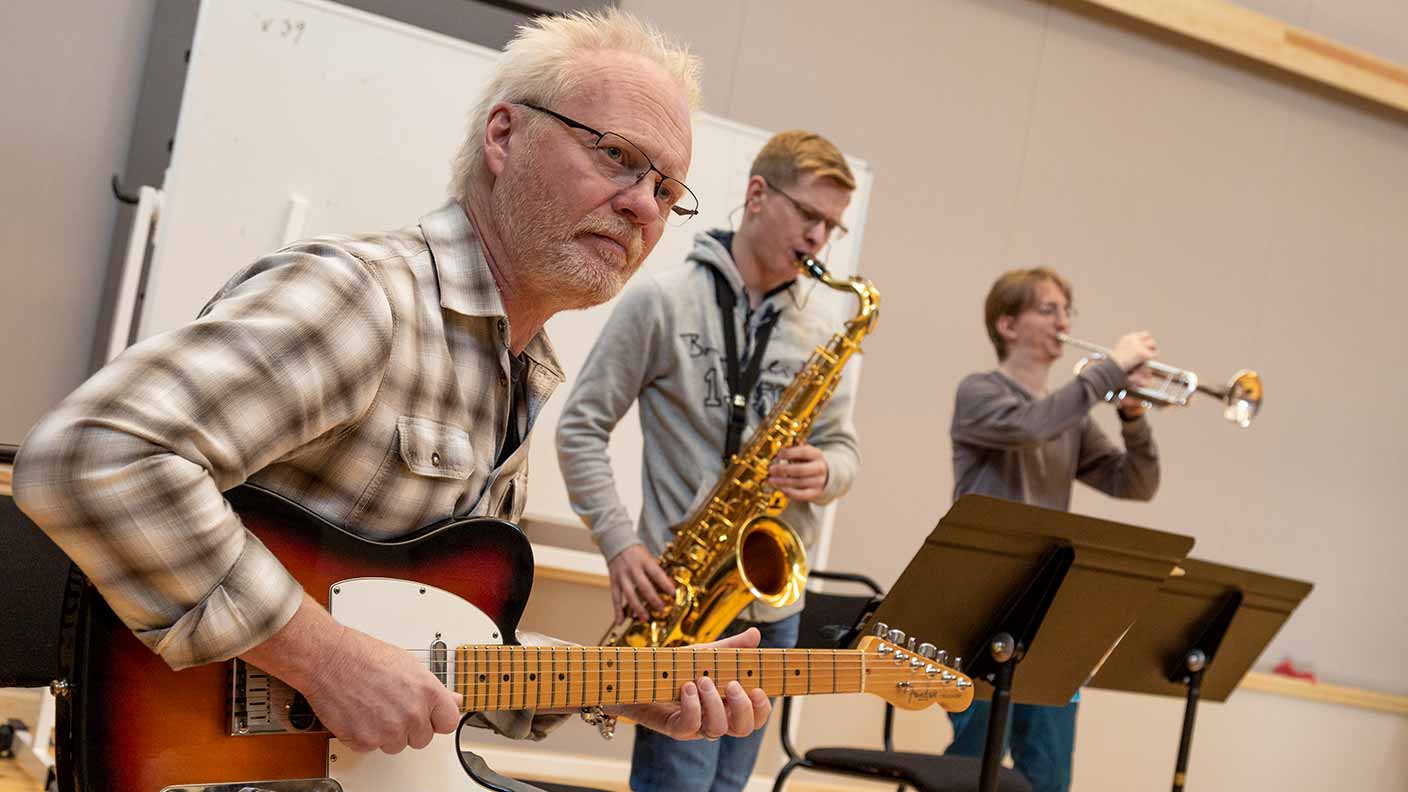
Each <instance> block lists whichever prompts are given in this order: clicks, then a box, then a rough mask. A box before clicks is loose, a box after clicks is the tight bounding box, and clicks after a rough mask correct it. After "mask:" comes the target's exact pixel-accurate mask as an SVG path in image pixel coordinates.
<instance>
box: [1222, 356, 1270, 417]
mask: <svg viewBox="0 0 1408 792" xmlns="http://www.w3.org/2000/svg"><path fill="white" fill-rule="evenodd" d="M1262 393H1263V391H1262V385H1261V376H1260V375H1259V374H1257V373H1256V372H1255V371H1252V370H1251V369H1242V370H1241V371H1239V372H1237V373H1236V374H1233V375H1232V381H1231V382H1228V383H1227V396H1226V397H1224V401H1226V402H1227V407H1226V408H1225V409H1223V411H1222V416H1223V417H1224V418H1226V419H1227V420H1229V421H1231V422H1232V423H1235V424H1237V425H1238V426H1240V427H1242V428H1243V429H1246V428H1247V427H1248V426H1251V425H1252V419H1253V418H1255V417H1256V414H1257V413H1258V412H1260V411H1261V399H1262Z"/></svg>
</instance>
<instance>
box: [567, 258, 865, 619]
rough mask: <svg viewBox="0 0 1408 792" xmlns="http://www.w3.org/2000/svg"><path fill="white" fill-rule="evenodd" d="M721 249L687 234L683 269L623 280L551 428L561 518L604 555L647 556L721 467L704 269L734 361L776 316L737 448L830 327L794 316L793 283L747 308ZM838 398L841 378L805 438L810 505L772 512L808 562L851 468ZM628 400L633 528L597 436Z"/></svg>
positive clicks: (853, 447)
mask: <svg viewBox="0 0 1408 792" xmlns="http://www.w3.org/2000/svg"><path fill="white" fill-rule="evenodd" d="M726 240H727V237H726V236H725V235H723V234H722V233H721V232H709V233H701V234H699V235H698V236H696V237H695V245H694V250H693V251H692V252H691V253H690V256H689V262H688V263H687V264H686V265H685V266H683V267H672V268H669V269H666V270H664V271H660V272H653V273H641V274H640V275H639V276H637V277H636V279H635V280H634V281H633V282H632V283H631V285H630V286H629V287H627V289H626V290H625V292H624V293H623V294H622V295H621V299H620V302H619V303H618V304H617V305H616V307H615V309H614V310H613V311H612V313H611V317H610V318H609V319H608V320H607V322H606V326H605V328H603V330H602V332H601V336H600V337H599V338H598V339H597V341H596V345H595V346H594V347H592V351H591V354H590V355H589V356H588V357H587V362H586V363H585V364H584V365H583V367H582V370H581V372H580V373H579V374H578V375H577V381H576V384H575V385H574V386H573V387H572V392H571V395H569V396H568V397H567V403H566V404H565V405H564V406H563V409H562V419H561V421H560V423H559V424H558V427H557V458H558V464H559V465H560V467H561V468H562V478H563V481H565V482H566V484H567V493H568V496H569V498H570V500H571V502H572V508H573V510H575V511H576V512H577V514H578V515H579V516H580V517H581V518H582V521H583V522H584V523H586V525H587V527H588V528H590V529H591V533H592V539H593V540H594V541H595V542H596V544H597V547H598V548H599V549H600V550H601V554H602V555H603V556H605V557H606V558H607V559H608V560H610V559H611V558H614V557H615V556H616V555H617V554H619V553H620V552H621V551H622V550H625V549H626V548H627V547H629V546H631V545H633V544H638V543H644V544H645V546H646V548H647V549H648V550H649V551H650V552H651V554H653V555H659V554H660V552H661V551H662V550H663V549H664V546H665V543H666V542H668V541H669V540H670V537H671V536H672V535H673V530H672V529H673V528H675V527H676V526H678V525H679V524H680V523H682V522H684V521H685V519H686V518H687V517H688V516H689V513H690V512H691V511H692V509H693V508H694V507H695V506H696V505H697V504H698V503H700V502H702V500H703V498H704V496H705V495H707V493H708V491H709V490H710V489H711V488H712V487H713V486H714V483H715V482H716V481H717V480H718V478H719V475H720V473H721V472H722V470H723V460H722V454H723V446H724V437H725V433H726V428H727V423H728V396H729V393H728V377H727V372H726V368H725V363H724V352H723V349H724V335H723V319H722V316H721V314H720V311H719V306H718V303H717V301H716V298H715V293H714V280H713V275H712V274H711V270H715V269H716V270H718V271H719V272H721V273H723V275H724V276H725V278H726V279H727V281H728V283H729V284H730V286H731V287H732V288H733V291H734V294H735V298H736V305H737V306H738V307H737V308H736V310H735V312H734V313H735V321H736V325H735V334H736V337H737V338H738V346H739V350H738V353H739V355H740V357H742V358H744V359H745V360H746V358H747V357H748V356H749V355H750V354H751V353H752V348H753V337H754V334H755V332H756V330H757V327H758V325H759V323H760V322H761V321H763V320H764V319H765V318H767V317H768V316H770V315H771V314H772V313H774V312H780V314H779V316H778V319H777V323H776V324H775V325H774V327H773V331H772V338H771V340H770V341H769V342H768V346H767V349H766V353H765V356H764V358H763V363H762V365H761V367H760V373H759V377H758V383H757V385H756V386H755V387H754V388H753V390H752V391H751V392H750V393H749V394H748V411H747V416H748V423H747V426H746V427H745V429H744V431H743V436H742V444H743V445H746V444H747V442H748V438H749V437H750V436H751V435H752V434H753V432H754V430H756V429H757V427H758V424H759V423H761V422H762V420H763V419H764V418H765V417H767V414H768V412H769V411H770V410H771V409H772V406H773V404H774V403H775V402H776V399H777V397H778V395H780V394H781V393H782V391H783V390H784V389H785V388H786V387H787V386H788V385H789V384H791V382H792V378H793V377H794V376H795V375H796V374H797V372H798V371H800V370H801V368H802V366H804V365H805V364H806V361H807V359H808V358H810V357H811V353H812V351H813V350H814V349H815V348H816V347H817V346H818V345H820V344H823V343H825V342H826V341H827V339H829V338H830V337H831V336H832V335H833V334H834V333H835V332H836V331H837V330H838V329H840V324H839V322H836V323H835V324H834V326H833V325H829V324H828V322H829V321H831V320H830V317H828V316H826V314H827V312H826V311H820V310H803V309H802V308H801V307H800V305H801V302H802V299H803V291H804V284H803V283H800V282H798V283H795V284H793V285H791V286H788V287H784V288H779V289H777V290H774V291H773V292H772V293H771V294H769V295H768V296H767V297H765V298H764V299H763V300H762V301H761V302H760V303H759V305H758V307H757V308H754V309H752V310H749V309H748V299H747V297H746V295H745V293H744V287H743V280H742V278H741V277H740V276H739V274H738V269H737V267H736V266H735V265H734V263H733V259H732V257H731V256H730V255H729V251H728V247H727V246H726V244H727V243H726ZM740 368H742V363H741V362H740ZM844 376H846V377H849V376H851V374H850V372H849V371H848V372H847V373H846V375H844ZM850 394H851V389H850V388H848V387H846V383H844V382H843V383H841V386H840V387H838V388H837V389H836V393H835V395H834V396H833V397H832V398H831V400H830V401H829V402H828V403H827V404H826V406H825V407H824V408H823V409H822V410H821V412H820V414H819V415H817V416H816V420H815V421H814V422H813V424H812V432H811V437H810V438H809V441H808V442H810V443H811V444H812V445H814V446H816V447H817V448H819V449H821V451H822V453H823V454H824V455H825V457H826V462H827V466H828V468H829V474H828V478H827V482H826V487H825V489H824V491H823V493H822V497H821V499H820V501H819V502H816V503H799V502H797V501H793V502H792V503H790V504H789V505H788V507H787V509H786V510H785V511H784V512H783V513H782V519H783V520H784V521H786V522H787V524H788V525H790V526H792V528H794V529H795V530H796V531H797V533H798V534H799V535H800V536H801V538H802V541H803V543H804V544H806V546H807V549H808V552H809V553H810V552H812V551H813V550H814V546H815V543H816V537H817V533H818V529H819V526H820V522H821V513H822V506H823V505H824V504H826V503H829V502H831V501H833V500H835V499H836V498H838V497H840V496H841V495H844V494H845V493H846V491H847V490H849V489H850V487H851V482H852V481H853V480H854V478H855V475H856V472H857V470H858V469H859V467H860V455H859V451H858V448H857V442H856V433H855V426H854V424H853V423H852V421H851V417H850V412H851V404H850V402H851V396H850ZM636 401H639V402H640V424H641V427H640V428H641V435H642V437H643V439H644V448H643V450H642V462H643V464H642V465H641V471H642V473H641V477H642V481H641V485H642V486H641V492H642V494H643V496H644V503H643V504H642V509H641V514H640V522H639V533H637V529H636V527H634V526H633V520H632V517H631V515H630V514H629V512H628V511H627V509H626V506H625V505H624V504H623V503H622V502H621V498H620V496H619V495H618V493H617V489H616V481H615V479H614V478H613V476H612V471H611V461H610V458H609V456H608V454H607V443H608V440H609V438H610V435H611V430H612V429H613V428H614V427H615V426H616V422H617V421H619V420H621V417H622V416H624V415H625V414H626V412H627V410H629V409H630V406H631V404H632V403H633V402H636ZM799 608H800V603H799V604H797V605H794V606H789V607H788V608H782V609H775V608H769V607H766V606H761V605H757V604H754V605H752V606H750V607H749V608H748V609H746V610H745V611H744V612H743V614H742V615H741V617H742V618H747V619H751V620H754V621H776V620H778V619H780V618H782V617H784V616H787V615H789V614H790V613H793V612H795V611H796V610H798V609H799Z"/></svg>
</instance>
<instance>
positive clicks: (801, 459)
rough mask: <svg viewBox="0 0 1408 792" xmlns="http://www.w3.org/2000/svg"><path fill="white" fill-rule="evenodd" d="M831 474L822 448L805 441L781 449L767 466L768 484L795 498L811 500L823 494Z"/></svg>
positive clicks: (796, 499) (805, 500) (797, 499)
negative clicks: (804, 442) (807, 443)
mask: <svg viewBox="0 0 1408 792" xmlns="http://www.w3.org/2000/svg"><path fill="white" fill-rule="evenodd" d="M829 474H830V468H828V467H827V465H826V456H825V455H824V454H822V453H821V449H819V448H817V447H816V446H810V445H806V444H802V445H798V446H791V447H789V448H784V449H782V450H781V451H779V452H778V454H777V459H775V460H773V463H772V465H771V466H770V467H769V468H768V484H771V485H772V486H773V488H774V489H776V490H778V491H779V492H781V493H782V494H783V495H786V496H787V497H788V498H790V499H792V500H795V501H804V502H810V501H814V500H816V499H817V498H820V497H821V492H822V490H824V489H826V479H827V476H828V475H829Z"/></svg>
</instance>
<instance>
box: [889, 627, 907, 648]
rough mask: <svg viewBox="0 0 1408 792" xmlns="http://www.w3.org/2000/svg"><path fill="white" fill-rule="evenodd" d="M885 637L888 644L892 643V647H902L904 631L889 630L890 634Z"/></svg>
mask: <svg viewBox="0 0 1408 792" xmlns="http://www.w3.org/2000/svg"><path fill="white" fill-rule="evenodd" d="M885 637H886V640H888V641H889V642H890V643H892V644H894V645H896V646H904V638H905V635H904V630H900V629H894V630H890V632H889V633H887V634H886V636H885Z"/></svg>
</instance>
